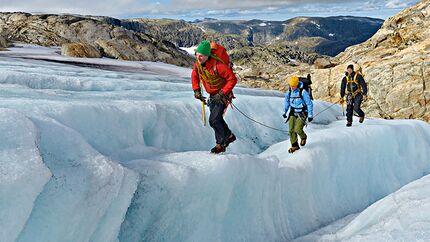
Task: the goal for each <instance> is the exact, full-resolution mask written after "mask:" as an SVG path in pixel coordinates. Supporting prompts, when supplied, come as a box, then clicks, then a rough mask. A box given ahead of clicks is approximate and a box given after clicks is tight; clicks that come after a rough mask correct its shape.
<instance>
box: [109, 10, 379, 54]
mask: <svg viewBox="0 0 430 242" xmlns="http://www.w3.org/2000/svg"><path fill="white" fill-rule="evenodd" d="M105 21H107V22H109V23H110V24H115V25H120V26H122V27H124V28H126V29H129V30H133V31H140V32H144V33H147V34H150V35H152V36H154V37H156V38H160V39H164V40H168V41H170V42H172V43H174V44H176V45H177V46H181V47H191V46H195V45H197V44H198V43H199V42H200V41H201V40H202V39H203V38H209V39H212V40H215V41H217V42H220V43H221V44H223V45H225V46H226V47H227V48H228V49H234V48H240V47H245V46H257V45H267V44H271V43H274V42H282V43H284V44H287V45H289V46H292V47H293V48H296V49H298V50H302V51H307V52H316V53H319V54H322V55H330V56H334V55H336V54H338V53H340V52H342V51H343V50H345V48H347V47H348V46H351V45H354V44H358V43H361V42H363V41H366V40H367V39H369V38H370V37H371V36H372V35H373V34H374V33H376V31H377V30H378V29H379V28H380V27H381V25H382V23H383V20H382V19H374V18H364V17H350V16H339V17H327V18H320V17H297V18H293V19H290V20H286V21H263V20H249V21H243V20H215V19H204V20H197V21H194V22H186V21H183V20H169V19H161V20H155V19H128V20H121V21H120V20H117V19H112V18H105Z"/></svg>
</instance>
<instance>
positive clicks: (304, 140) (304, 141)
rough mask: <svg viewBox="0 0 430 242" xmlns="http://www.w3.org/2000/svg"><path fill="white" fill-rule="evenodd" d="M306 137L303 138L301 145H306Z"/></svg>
mask: <svg viewBox="0 0 430 242" xmlns="http://www.w3.org/2000/svg"><path fill="white" fill-rule="evenodd" d="M306 139H307V137H306V138H304V139H302V140H300V146H305V145H306Z"/></svg>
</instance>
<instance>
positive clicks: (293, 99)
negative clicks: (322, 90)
mask: <svg viewBox="0 0 430 242" xmlns="http://www.w3.org/2000/svg"><path fill="white" fill-rule="evenodd" d="M288 97H289V98H288ZM302 97H303V99H301V98H300V88H297V89H296V90H295V91H293V90H291V95H290V90H288V91H287V93H286V94H285V105H284V110H285V113H287V112H288V109H290V106H291V107H292V108H294V112H296V113H300V112H301V111H302V110H303V107H304V106H305V105H306V106H307V108H308V117H309V118H312V117H313V115H314V113H313V111H314V110H313V104H312V100H311V98H310V96H309V93H308V92H307V91H306V90H303V91H302Z"/></svg>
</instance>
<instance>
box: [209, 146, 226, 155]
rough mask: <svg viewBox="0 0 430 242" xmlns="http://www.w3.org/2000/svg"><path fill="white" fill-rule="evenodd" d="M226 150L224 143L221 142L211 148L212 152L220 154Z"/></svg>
mask: <svg viewBox="0 0 430 242" xmlns="http://www.w3.org/2000/svg"><path fill="white" fill-rule="evenodd" d="M224 151H225V147H224V145H220V144H216V145H215V147H213V148H212V149H211V153H215V154H218V153H221V152H224Z"/></svg>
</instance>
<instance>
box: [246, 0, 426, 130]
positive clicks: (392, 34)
mask: <svg viewBox="0 0 430 242" xmlns="http://www.w3.org/2000/svg"><path fill="white" fill-rule="evenodd" d="M348 64H354V66H355V68H356V69H357V68H360V67H361V69H362V72H363V74H364V78H365V80H366V82H367V85H368V89H369V99H368V101H367V102H365V103H364V104H363V108H364V110H365V112H366V113H367V114H368V116H373V117H383V118H387V119H392V118H396V119H409V118H413V119H422V120H425V121H427V122H430V0H424V1H421V2H420V3H418V4H416V5H415V6H412V7H410V8H407V9H405V10H403V11H401V12H400V13H398V14H397V15H395V16H393V17H391V18H389V19H387V20H386V21H385V22H384V24H383V26H382V28H381V29H380V30H379V31H378V32H377V33H376V34H375V35H374V36H373V37H372V38H370V39H369V40H367V41H366V42H364V43H362V44H359V45H355V46H352V47H349V48H347V49H346V50H345V51H344V52H342V53H340V54H339V55H337V56H336V57H334V58H332V59H329V60H328V59H327V58H324V59H321V60H320V59H318V60H316V62H315V65H313V66H312V65H306V64H299V65H298V66H296V67H293V68H292V67H291V66H289V65H282V66H279V67H278V68H279V69H281V70H282V71H280V73H282V74H283V75H284V77H283V79H282V78H279V77H278V78H274V79H273V80H272V81H270V82H267V81H262V80H249V79H246V78H244V79H242V83H243V84H245V85H249V86H253V87H262V88H268V89H277V90H281V91H285V90H287V88H288V82H287V80H288V78H289V77H291V76H292V75H299V76H306V75H307V74H308V73H310V74H311V76H312V82H313V95H314V97H315V98H316V99H322V100H327V101H332V102H334V101H337V100H338V99H339V89H340V82H341V79H342V78H343V76H344V73H345V71H346V67H347V66H348ZM321 68H322V69H321ZM238 71H239V72H240V71H241V70H238Z"/></svg>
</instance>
